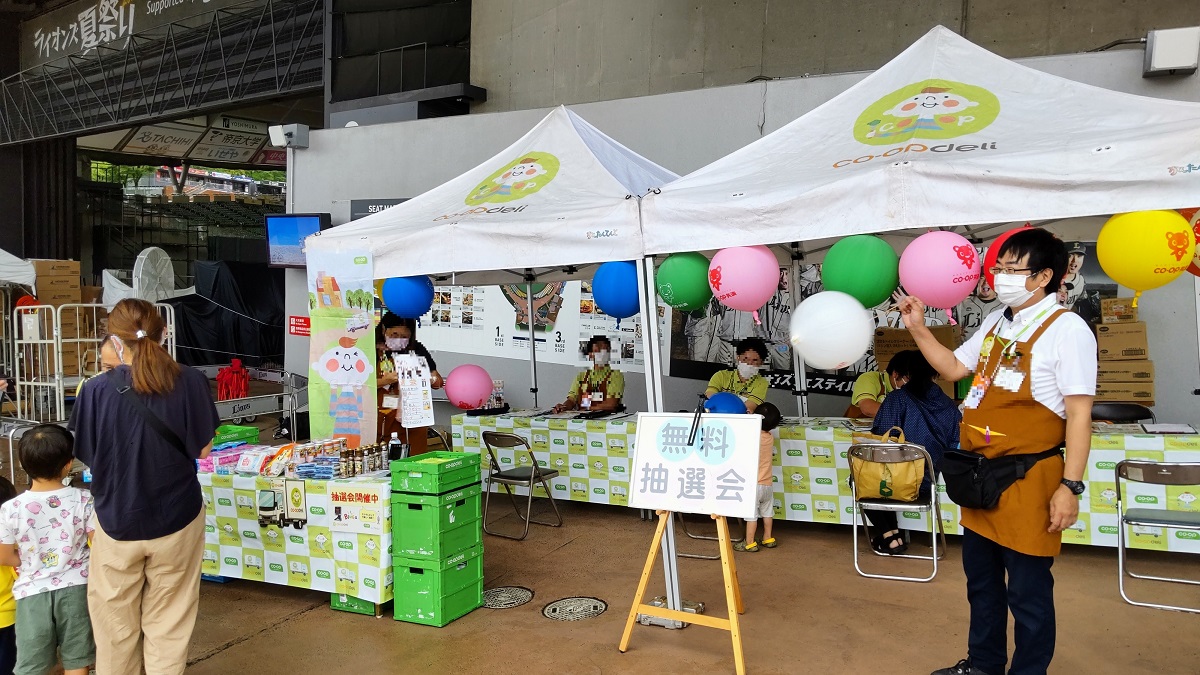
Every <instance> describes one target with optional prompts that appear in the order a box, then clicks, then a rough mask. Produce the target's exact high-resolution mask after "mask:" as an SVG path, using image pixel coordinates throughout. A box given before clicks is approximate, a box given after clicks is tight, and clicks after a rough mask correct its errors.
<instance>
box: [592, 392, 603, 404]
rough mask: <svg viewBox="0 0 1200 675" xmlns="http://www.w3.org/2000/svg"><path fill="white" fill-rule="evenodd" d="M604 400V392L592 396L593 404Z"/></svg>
mask: <svg viewBox="0 0 1200 675" xmlns="http://www.w3.org/2000/svg"><path fill="white" fill-rule="evenodd" d="M603 400H604V392H600V391H597V392H595V393H593V394H592V403H599V402H601V401H603Z"/></svg>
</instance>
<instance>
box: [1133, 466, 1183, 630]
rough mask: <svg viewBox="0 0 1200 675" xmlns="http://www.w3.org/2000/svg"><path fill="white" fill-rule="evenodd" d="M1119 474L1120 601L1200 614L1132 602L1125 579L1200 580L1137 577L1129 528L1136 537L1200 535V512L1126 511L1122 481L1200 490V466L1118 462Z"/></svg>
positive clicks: (1177, 607)
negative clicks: (1147, 533)
mask: <svg viewBox="0 0 1200 675" xmlns="http://www.w3.org/2000/svg"><path fill="white" fill-rule="evenodd" d="M1116 474H1117V479H1116V487H1117V516H1118V517H1119V518H1120V523H1118V526H1117V575H1118V581H1117V586H1118V588H1120V589H1121V597H1122V598H1124V599H1125V602H1128V603H1129V604H1131V605H1137V606H1138V607H1151V608H1153V609H1169V610H1173V611H1176V612H1191V613H1194V614H1200V607H1184V606H1181V605H1160V604H1158V603H1154V602H1139V601H1136V600H1133V599H1131V598H1130V597H1129V594H1128V593H1127V592H1126V590H1125V577H1126V576H1130V577H1133V578H1134V579H1144V580H1147V581H1163V582H1168V583H1176V584H1188V585H1191V586H1200V580H1194V579H1180V578H1176V577H1157V576H1151V575H1148V574H1134V573H1133V572H1132V571H1131V570H1130V569H1129V561H1128V559H1127V553H1128V548H1129V543H1128V539H1127V538H1126V536H1127V535H1126V534H1125V532H1126V528H1129V529H1131V530H1133V533H1134V536H1137V535H1138V529H1139V528H1154V529H1158V530H1190V531H1192V532H1200V512H1196V511H1171V510H1168V509H1153V508H1144V507H1137V508H1132V509H1127V508H1125V504H1124V501H1123V500H1122V498H1121V481H1126V482H1134V483H1144V484H1147V485H1163V486H1166V485H1170V486H1180V485H1194V486H1200V462H1154V461H1149V460H1140V459H1126V460H1123V461H1120V462H1117V468H1116Z"/></svg>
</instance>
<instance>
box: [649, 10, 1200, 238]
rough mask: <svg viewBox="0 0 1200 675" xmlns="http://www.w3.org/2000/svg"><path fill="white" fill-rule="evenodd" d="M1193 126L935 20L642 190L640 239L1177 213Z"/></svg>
mask: <svg viewBox="0 0 1200 675" xmlns="http://www.w3.org/2000/svg"><path fill="white" fill-rule="evenodd" d="M1197 128H1200V104H1196V103H1188V102H1179V101H1169V100H1163V99H1154V98H1146V97H1142V96H1135V95H1132V94H1125V93H1120V92H1115V91H1110V90H1107V89H1101V88H1098V87H1093V86H1090V85H1085V84H1080V83H1078V82H1074V81H1071V80H1066V79H1063V78H1060V77H1057V76H1054V75H1049V74H1046V73H1042V72H1039V71H1036V70H1033V69H1031V68H1028V67H1025V66H1022V65H1019V64H1017V63H1013V62H1012V61H1009V60H1007V59H1004V58H1002V57H1000V56H997V55H995V54H993V53H991V52H989V51H987V50H985V49H983V48H982V47H979V46H977V45H974V44H972V43H971V42H969V41H967V40H966V39H964V38H962V37H960V36H958V35H957V34H955V33H954V32H952V31H950V30H949V29H947V28H944V27H940V26H939V27H937V28H934V29H933V30H931V31H929V33H927V34H926V35H925V36H924V37H922V38H921V39H920V40H918V41H917V42H916V43H915V44H913V45H912V46H911V47H909V48H908V49H906V50H905V51H904V52H903V53H901V54H900V55H899V56H897V57H896V58H895V59H893V60H892V61H890V62H889V63H888V64H887V65H885V66H883V67H882V68H880V69H879V70H878V71H876V72H875V73H872V74H871V75H869V76H867V77H866V78H865V79H863V80H862V81H860V82H859V83H858V84H856V85H854V86H853V87H851V88H850V89H848V90H846V91H845V92H843V93H842V94H840V95H838V96H836V97H835V98H833V99H832V100H830V101H828V102H827V103H825V104H823V105H821V106H819V107H818V108H816V109H814V110H812V111H811V112H809V113H807V114H805V115H803V116H802V117H800V118H799V119H797V120H795V121H793V122H792V123H790V124H788V125H787V126H785V127H783V128H781V129H779V130H778V131H776V132H774V133H772V134H770V135H768V136H765V137H763V138H762V139H760V140H758V141H756V142H754V143H751V144H750V145H747V146H745V147H743V148H741V149H740V150H738V151H736V152H734V153H732V154H730V155H728V156H726V157H724V158H722V159H719V160H717V161H716V162H713V163H712V164H709V165H708V166H706V167H703V168H701V169H699V170H697V171H695V172H693V173H691V174H689V175H687V176H685V177H683V178H681V179H679V180H677V181H675V182H674V183H671V184H668V185H667V186H665V187H664V188H663V189H662V191H661V194H651V195H649V196H648V197H647V198H646V199H645V200H644V201H643V205H642V209H643V237H644V239H645V241H646V250H647V252H648V253H673V252H677V251H685V250H695V249H714V248H724V247H727V246H744V245H752V244H773V243H781V242H817V241H820V240H832V239H835V238H837V237H843V236H846V235H851V234H863V233H882V232H891V231H896V230H903V229H907V228H938V227H966V228H969V227H970V226H975V225H984V224H992V223H1006V222H1013V221H1021V222H1024V221H1028V220H1034V221H1038V220H1050V219H1059V218H1070V217H1078V216H1090V215H1100V214H1111V213H1116V212H1123V211H1138V210H1144V209H1164V208H1186V207H1191V206H1196V201H1197V197H1196V195H1197V193H1198V191H1200V167H1197V166H1195V164H1194V163H1195V162H1197V160H1198V159H1200V135H1198V134H1197V133H1196V129H1197ZM997 234H998V233H997ZM807 245H810V244H806V246H807Z"/></svg>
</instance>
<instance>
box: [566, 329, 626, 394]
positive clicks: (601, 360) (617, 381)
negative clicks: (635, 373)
mask: <svg viewBox="0 0 1200 675" xmlns="http://www.w3.org/2000/svg"><path fill="white" fill-rule="evenodd" d="M584 350H585V351H584V354H585V355H586V356H587V357H588V359H590V360H591V362H592V367H591V369H590V370H585V371H583V372H581V373H579V374H578V375H576V376H575V381H574V382H573V383H572V384H571V391H570V392H569V393H568V394H567V400H565V401H563V402H562V403H559V404H558V405H556V406H554V412H556V413H557V412H562V411H564V410H597V411H607V412H612V411H614V410H616V409H617V408H618V407H619V406H620V405H621V397H622V396H624V395H625V376H624V375H622V374H621V371H619V370H613V369H612V368H611V367H610V366H609V365H608V362H609V359H610V357H611V355H612V343H611V342H609V340H608V338H607V337H605V336H603V335H596V336H593V337H592V339H590V340H588V341H587V344H586V345H584Z"/></svg>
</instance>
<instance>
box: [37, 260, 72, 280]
mask: <svg viewBox="0 0 1200 675" xmlns="http://www.w3.org/2000/svg"><path fill="white" fill-rule="evenodd" d="M29 262H31V263H33V273H34V274H35V275H37V276H38V277H43V276H48V277H50V276H70V277H78V276H79V261H78V260H30V261H29Z"/></svg>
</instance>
